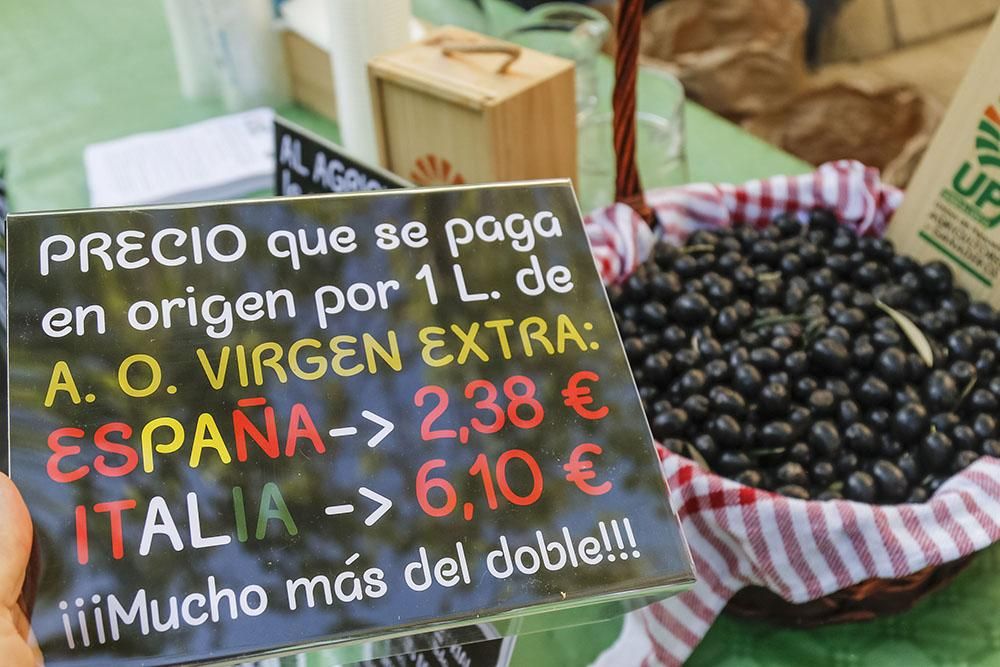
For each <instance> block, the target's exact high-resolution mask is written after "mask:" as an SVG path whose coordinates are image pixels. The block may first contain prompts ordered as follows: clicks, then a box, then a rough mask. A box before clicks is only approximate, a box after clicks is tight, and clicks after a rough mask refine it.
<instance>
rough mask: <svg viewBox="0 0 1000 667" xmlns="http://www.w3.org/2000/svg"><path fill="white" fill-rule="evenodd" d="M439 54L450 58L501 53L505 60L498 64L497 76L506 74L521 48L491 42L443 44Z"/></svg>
mask: <svg viewBox="0 0 1000 667" xmlns="http://www.w3.org/2000/svg"><path fill="white" fill-rule="evenodd" d="M441 53H443V54H444V55H445V56H448V57H451V56H453V55H455V54H456V53H502V54H504V55H506V56H507V59H506V60H504V61H503V62H502V63H500V67H498V68H497V70H496V73H497V74H506V73H507V70H508V69H510V66H511V65H513V64H514V61H516V60H517V59H518V58H520V57H521V47H520V46H517V45H516V44H502V43H500V42H493V43H490V44H443V45H442V46H441Z"/></svg>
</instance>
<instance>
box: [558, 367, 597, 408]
mask: <svg viewBox="0 0 1000 667" xmlns="http://www.w3.org/2000/svg"><path fill="white" fill-rule="evenodd" d="M600 379H601V376H600V375H598V374H597V373H595V372H594V371H577V372H576V373H573V375H572V377H570V379H569V382H567V383H566V388H565V389H563V390H562V395H563V396H564V397H565V398H566V400H565V401H564V403H565V404H566V405H568V406H569V407H571V408H573V409H574V410H576V414H578V415H580V416H581V417H583V418H585V419H604V418H605V417H607V416H608V406H606V405H603V406H601V407H600V408H598V409H596V410H591V409H590V408H588V407H587V406H588V405H590V404H591V403H593V402H594V397H593V396H591V395H590V387H581V386H580V383H581V382H597V381H598V380H600Z"/></svg>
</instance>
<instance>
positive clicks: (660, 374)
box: [642, 350, 673, 386]
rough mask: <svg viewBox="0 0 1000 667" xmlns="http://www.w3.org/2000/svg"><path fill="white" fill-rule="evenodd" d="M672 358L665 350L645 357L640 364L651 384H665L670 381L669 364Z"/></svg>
mask: <svg viewBox="0 0 1000 667" xmlns="http://www.w3.org/2000/svg"><path fill="white" fill-rule="evenodd" d="M672 359H673V356H672V355H671V354H670V353H669V352H667V351H666V350H660V351H659V352H656V353H654V354H651V355H649V356H648V357H646V359H645V361H643V363H642V368H643V370H644V371H645V373H646V377H647V378H649V380H650V381H651V382H653V383H654V384H658V385H661V386H662V385H664V384H666V382H667V380H669V379H670V362H671V360H672Z"/></svg>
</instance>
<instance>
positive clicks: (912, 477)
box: [896, 452, 923, 484]
mask: <svg viewBox="0 0 1000 667" xmlns="http://www.w3.org/2000/svg"><path fill="white" fill-rule="evenodd" d="M896 467H897V468H899V469H900V470H901V471H902V472H903V476H904V477H906V480H907V481H908V482H910V483H911V484H915V483H917V482H918V481H919V480H920V478H921V477H922V476H923V471H922V469H921V467H920V462H919V461H917V457H916V456H914V455H913V452H903V453H902V454H900V455H899V457H898V458H897V459H896Z"/></svg>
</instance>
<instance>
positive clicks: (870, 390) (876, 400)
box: [856, 376, 892, 406]
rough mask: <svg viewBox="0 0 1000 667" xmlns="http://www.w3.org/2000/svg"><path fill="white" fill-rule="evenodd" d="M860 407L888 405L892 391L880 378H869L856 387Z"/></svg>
mask: <svg viewBox="0 0 1000 667" xmlns="http://www.w3.org/2000/svg"><path fill="white" fill-rule="evenodd" d="M856 395H857V398H858V401H859V402H860V403H861V404H862V405H867V406H873V405H888V404H889V403H890V402H891V401H892V390H891V389H889V385H887V384H886V383H885V382H883V381H882V380H881V379H880V378H877V377H874V376H869V377H867V378H865V379H864V380H863V381H862V382H861V384H860V385H859V386H858V389H857V392H856Z"/></svg>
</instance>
